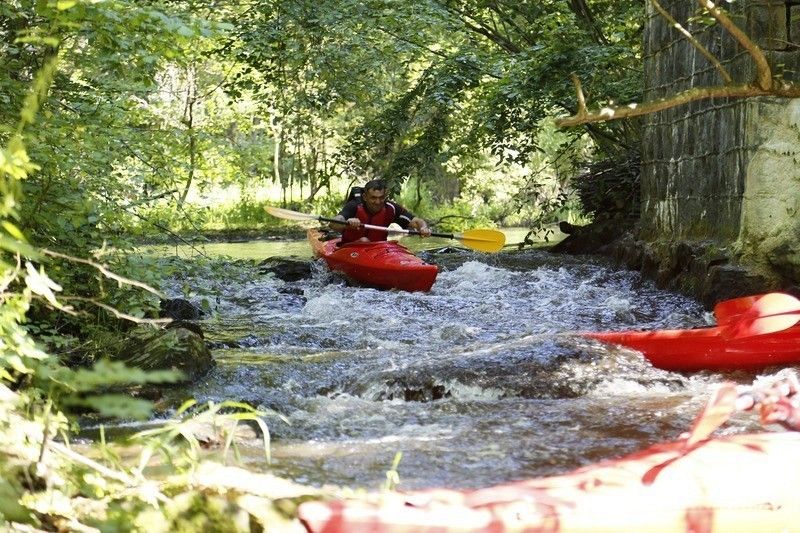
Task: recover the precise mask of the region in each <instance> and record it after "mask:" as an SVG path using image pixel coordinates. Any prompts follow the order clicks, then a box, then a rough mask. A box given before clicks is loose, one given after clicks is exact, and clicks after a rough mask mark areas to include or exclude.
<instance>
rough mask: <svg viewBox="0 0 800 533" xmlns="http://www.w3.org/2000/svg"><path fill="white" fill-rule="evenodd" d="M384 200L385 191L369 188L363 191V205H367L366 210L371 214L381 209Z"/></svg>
mask: <svg viewBox="0 0 800 533" xmlns="http://www.w3.org/2000/svg"><path fill="white" fill-rule="evenodd" d="M385 201H386V191H385V190H384V191H378V190H375V189H369V190H367V191H365V192H364V205H365V206H366V207H367V211H369V212H370V213H371V214H373V215H374V214H375V213H377V212H378V211H380V210H381V209H383V204H384V202H385Z"/></svg>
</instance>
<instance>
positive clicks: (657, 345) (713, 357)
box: [583, 326, 800, 371]
mask: <svg viewBox="0 0 800 533" xmlns="http://www.w3.org/2000/svg"><path fill="white" fill-rule="evenodd" d="M724 329H725V328H722V327H719V326H716V327H711V328H701V329H673V330H659V331H614V332H604V333H583V335H584V336H586V337H591V338H593V339H597V340H599V341H602V342H607V343H609V344H620V345H622V346H625V347H627V348H632V349H634V350H638V351H640V352H642V353H643V354H644V356H645V357H646V358H647V359H648V360H649V361H650V362H651V363H652V364H653V366H655V367H657V368H662V369H664V370H678V371H694V370H734V369H758V368H764V367H768V366H773V365H797V364H800V327H797V326H795V327H792V328H789V329H786V330H784V331H780V332H777V333H771V334H768V335H758V336H754V337H745V338H741V339H728V338H726V337H725V336H724V335H723V331H724Z"/></svg>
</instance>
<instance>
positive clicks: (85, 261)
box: [42, 248, 163, 298]
mask: <svg viewBox="0 0 800 533" xmlns="http://www.w3.org/2000/svg"><path fill="white" fill-rule="evenodd" d="M42 253H43V254H45V255H49V256H51V257H58V258H59V259H67V260H68V261H73V262H75V263H82V264H84V265H89V266H92V267H94V268H96V269H97V270H99V271H100V272H101V273H102V274H103V275H104V276H106V277H107V278H111V279H113V280H116V281H117V282H119V283H124V284H126V285H132V286H134V287H139V288H140V289H144V290H146V291H147V292H151V293H153V294H155V295H156V296H158V297H159V298H163V295H162V294H161V293H160V292H159V291H157V290H156V289H154V288H152V287H151V286H150V285H147V284H146V283H142V282H141V281H136V280H133V279H128V278H124V277H122V276H120V275H118V274H114V273H113V272H111V271H110V270H108V269H107V268H106V267H105V266H103V265H101V264H99V263H95V262H94V261H89V260H88V259H81V258H80V257H72V256H70V255H66V254H62V253H59V252H54V251H52V250H48V249H47V248H44V249H42Z"/></svg>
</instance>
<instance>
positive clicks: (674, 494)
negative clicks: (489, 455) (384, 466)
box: [298, 376, 800, 533]
mask: <svg viewBox="0 0 800 533" xmlns="http://www.w3.org/2000/svg"><path fill="white" fill-rule="evenodd" d="M797 388H798V383H797V379H796V377H794V376H791V377H790V378H789V379H788V380H786V381H784V382H776V383H774V384H773V385H772V386H771V387H768V388H767V389H765V390H753V391H752V392H748V393H744V394H740V393H738V392H737V388H736V386H735V385H733V384H726V385H724V386H722V387H720V388H719V389H718V390H717V391H716V393H715V394H714V395H713V397H712V399H711V400H710V401H709V402H708V404H707V405H706V407H705V409H704V410H703V412H702V413H701V414H700V416H699V417H698V418H697V420H696V421H695V423H694V425H693V427H692V428H691V430H690V431H689V432H687V433H685V434H684V435H681V438H680V439H679V440H677V441H675V442H669V443H663V444H658V445H656V446H653V447H651V448H649V449H647V450H644V451H641V452H638V453H634V454H632V455H629V456H627V457H624V458H622V459H617V460H611V461H606V462H602V463H599V464H596V465H592V466H587V467H584V468H581V469H579V470H576V471H574V472H572V473H568V474H564V475H560V476H553V477H547V478H540V479H531V480H526V481H519V482H515V483H506V484H502V485H497V486H494V487H487V488H483V489H479V490H463V491H460V490H449V489H433V490H422V491H415V492H409V493H402V492H383V493H380V494H372V495H365V496H362V497H360V498H359V497H357V496H355V495H354V496H351V497H350V498H347V499H345V498H342V499H338V500H333V501H309V502H305V503H303V504H301V505H300V507H299V512H298V514H299V518H300V520H301V521H302V523H303V525H304V526H305V527H306V529H307V530H308V531H311V532H328V533H336V532H353V531H370V532H375V533H379V532H383V533H387V532H407V531H461V532H466V531H470V532H486V533H489V532H500V531H547V532H567V531H574V532H589V531H591V532H595V531H608V532H611V531H648V532H649V531H659V532H671V531H674V532H687V531H692V532H713V531H718V532H726V533H727V532H732V531H742V532H750V531H796V530H798V527H800V526H799V524H800V497H798V490H800V477H798V475H797V473H798V472H800V434H799V433H797V432H796V431H789V432H779V433H755V434H748V435H727V436H724V437H713V436H712V433H713V432H714V431H715V430H716V429H717V428H719V427H720V426H721V425H722V424H724V423H725V422H726V421H727V420H728V418H729V417H730V416H731V415H732V414H733V413H735V412H737V411H746V410H755V411H757V412H759V413H760V416H761V422H762V423H763V424H774V423H780V424H782V425H784V426H786V427H787V428H789V429H795V430H796V429H797V425H796V424H795V423H796V422H800V405H798V404H800V401H798V395H797Z"/></svg>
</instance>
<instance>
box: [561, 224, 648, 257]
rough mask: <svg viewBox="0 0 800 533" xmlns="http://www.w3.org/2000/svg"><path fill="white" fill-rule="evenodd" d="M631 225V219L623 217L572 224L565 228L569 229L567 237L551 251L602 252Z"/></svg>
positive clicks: (568, 252) (572, 252)
mask: <svg viewBox="0 0 800 533" xmlns="http://www.w3.org/2000/svg"><path fill="white" fill-rule="evenodd" d="M631 225H632V224H631V222H630V220H628V219H622V218H620V219H603V220H598V221H596V222H592V223H591V224H587V225H586V226H575V225H572V224H570V225H569V227H565V228H564V229H568V230H569V234H568V235H567V237H566V238H564V240H562V241H561V242H558V243H556V244H555V245H554V246H553V247H552V248H550V251H551V252H553V253H564V254H591V253H602V252H604V251H605V250H604V248H605V247H606V246H608V244H609V243H611V242H612V241H614V240H615V239H618V238H619V237H621V236H622V235H623V234H624V233H625V231H627V230H628V229H630V227H631ZM562 231H563V230H562ZM565 233H566V232H565Z"/></svg>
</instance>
